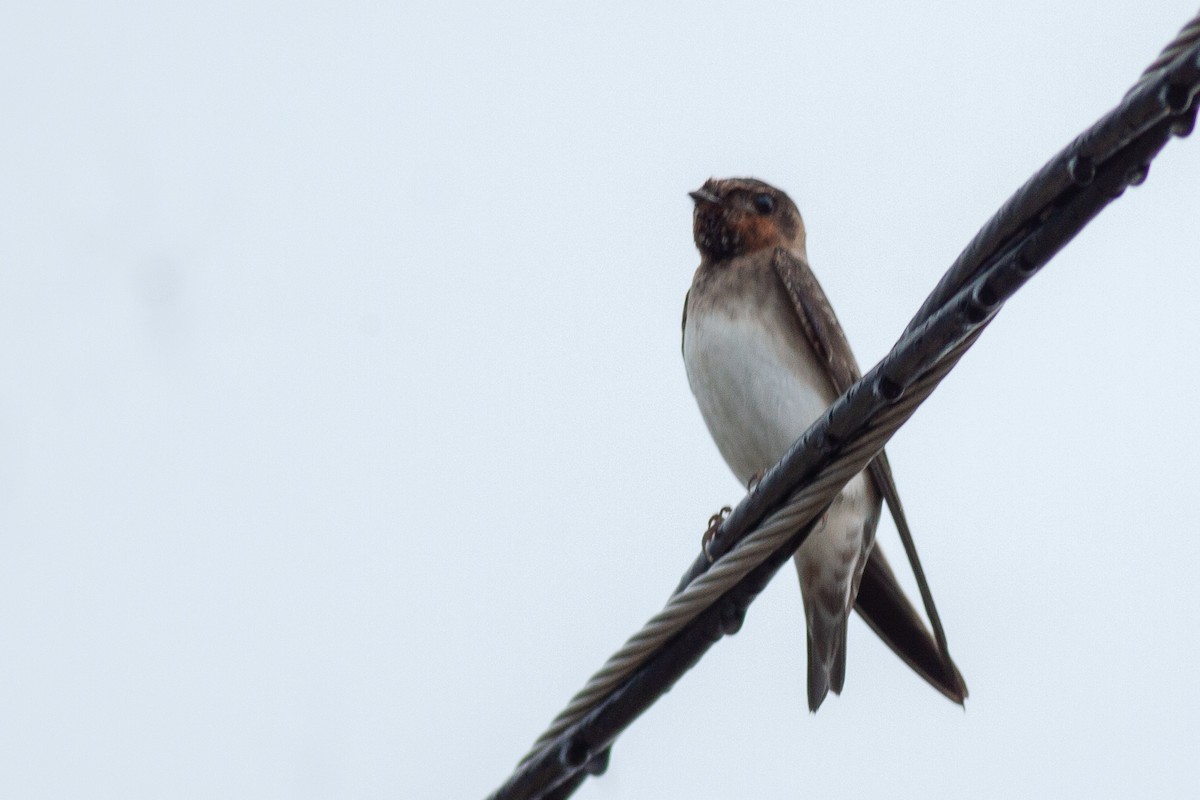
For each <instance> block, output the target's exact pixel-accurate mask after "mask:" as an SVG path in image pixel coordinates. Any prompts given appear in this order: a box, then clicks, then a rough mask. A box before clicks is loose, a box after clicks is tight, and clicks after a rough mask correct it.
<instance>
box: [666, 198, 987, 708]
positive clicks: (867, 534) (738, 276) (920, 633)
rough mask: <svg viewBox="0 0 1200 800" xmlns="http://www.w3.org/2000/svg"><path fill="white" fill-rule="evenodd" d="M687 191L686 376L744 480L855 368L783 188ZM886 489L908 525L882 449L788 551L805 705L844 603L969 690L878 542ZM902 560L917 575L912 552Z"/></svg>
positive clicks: (944, 679)
mask: <svg viewBox="0 0 1200 800" xmlns="http://www.w3.org/2000/svg"><path fill="white" fill-rule="evenodd" d="M690 195H691V198H692V200H693V201H694V203H695V205H694V209H693V224H692V230H693V236H694V238H695V242H696V248H697V249H698V250H699V251H700V266H699V268H697V270H696V273H695V276H694V278H693V280H692V286H691V289H690V290H689V291H688V293H687V297H686V299H685V301H684V313H683V359H684V364H685V366H686V369H687V377H688V383H689V385H690V386H691V390H692V393H693V394H694V395H695V397H696V402H697V404H698V405H699V407H700V413H701V416H703V418H704V422H705V424H706V425H707V426H708V430H709V433H710V434H712V437H713V440H714V441H715V443H716V445H717V449H718V450H719V451H720V453H721V455H722V456H723V457H724V459H725V461H726V463H727V464H728V465H729V467H730V469H732V470H733V473H734V475H736V476H737V478H738V480H740V481H741V482H742V483H743V485H746V486H748V487H749V488H751V490H753V485H754V484H755V483H757V480H758V479H759V478H760V477H761V476H762V474H763V473H764V472H765V471H766V470H767V469H768V468H770V467H771V466H773V465H774V464H775V463H776V462H777V461H779V460H780V459H781V458H782V457H783V455H784V453H786V452H787V450H788V448H790V447H791V445H792V444H793V443H794V442H795V441H796V440H797V439H798V438H799V437H800V436H801V435H802V434H803V433H804V432H805V430H807V429H808V427H809V426H810V425H811V424H812V423H813V422H814V421H816V419H817V418H818V417H819V416H821V414H822V413H824V411H825V409H826V408H828V407H829V405H830V404H831V403H832V402H833V401H834V400H835V399H836V398H837V397H838V396H839V395H841V394H842V393H843V392H845V391H846V390H847V389H848V388H849V387H850V386H851V384H853V383H854V382H855V381H856V380H857V379H858V378H859V377H860V375H861V373H860V372H859V367H858V363H857V362H856V361H855V359H854V354H853V353H852V352H851V350H850V345H849V343H848V342H847V340H846V336H845V334H844V333H843V331H842V327H841V325H840V324H839V323H838V320H837V317H836V316H835V315H834V313H833V308H832V307H831V306H830V304H829V300H828V299H827V298H826V296H825V292H824V291H822V289H821V285H820V284H819V283H818V282H817V279H816V276H814V275H813V273H812V270H811V269H810V268H809V265H808V254H807V251H806V247H805V238H806V232H805V228H804V221H803V219H802V218H801V216H800V212H799V210H798V209H797V208H796V204H795V203H793V202H792V200H791V198H789V197H788V196H787V194H785V193H784V192H782V191H780V190H779V189H776V188H775V187H773V186H771V185H769V184H767V183H764V182H762V181H759V180H754V179H751V178H730V179H725V180H713V179H710V180H708V181H707V182H705V184H704V185H703V186H702V187H701V188H700V189H698V190H697V191H694V192H691V193H690ZM884 500H886V501H887V504H888V507H889V510H890V511H891V513H892V516H893V518H894V519H895V520H896V525H897V528H898V529H899V530H900V532H901V535H902V537H905V536H911V534H910V533H909V529H908V523H907V521H906V520H905V518H904V512H903V509H902V507H901V506H900V501H899V495H898V494H897V491H896V485H895V482H894V480H893V479H892V472H891V467H890V465H889V464H888V460H887V456H886V454H885V453H883V452H882V451H881V452H880V454H879V455H878V456H876V458H875V459H874V461H872V463H871V465H870V466H869V467H868V469H866V470H864V471H863V472H862V473H860V474H858V475H857V476H855V477H854V478H853V479H851V480H850V482H849V483H847V484H846V486H845V488H843V489H842V491H841V492H840V493H839V494H838V495H837V497H836V498H835V499H834V501H833V503H832V504H831V505H830V507H829V508H828V509H827V510H826V512H825V513H824V515H823V516H822V517H821V518H820V519H819V520H818V522H817V524H816V526H815V527H814V528H813V530H812V532H811V533H810V534H809V536H808V538H807V539H806V540H805V541H804V543H803V544H802V545H801V546H800V549H799V550H798V551H797V552H796V555H795V558H794V561H795V564H796V570H797V572H798V574H799V578H800V592H801V596H802V598H803V604H804V614H805V621H806V623H807V633H808V635H807V651H808V707H809V710H810V711H816V710H817V708H819V707H820V705H821V703H822V702H823V701H824V699H825V698H826V696H827V695H828V693H829V692H830V691H832V692H834V693H835V694H840V693H841V690H842V687H843V685H844V682H845V678H846V628H847V621H848V618H849V614H850V610H851V609H852V608H857V609H858V611H859V613H860V615H861V616H862V617H863V618H864V619H865V620H866V621H867V623H868V624H869V625H870V626H871V627H872V629H874V630H875V631H876V633H877V634H878V635H879V636H880V638H882V639H883V640H884V641H885V642H886V643H887V644H888V645H889V646H890V647H891V648H892V650H893V651H895V652H896V654H897V655H899V656H900V658H901V659H903V660H904V661H905V662H906V663H908V664H909V666H910V667H912V668H913V670H914V671H916V672H917V673H918V674H919V675H921V676H922V677H923V678H925V680H927V681H928V682H929V683H930V684H931V685H932V686H934V688H936V689H938V690H939V691H941V692H942V693H943V694H944V695H946V697H948V698H950V699H951V700H953V701H955V702H957V703H960V704H961V703H962V702H963V700H964V698H965V697H966V695H967V688H966V684H965V683H964V682H963V680H962V676H961V674H960V673H959V671H958V668H957V667H956V666H955V665H954V663H953V661H952V660H951V659H950V657H949V654H948V653H947V652H945V647H944V642H945V637H944V635H943V634H942V633H941V629H940V622H939V621H938V618H937V614H936V611H935V610H934V609H933V607H932V604H931V602H930V600H931V597H930V595H929V594H928V592H927V591H926V589H925V587H924V586H923V585H922V595H923V597H925V598H926V600H927V603H926V607H927V609H928V612H929V615H930V619H931V621H932V624H933V625H934V628H935V630H936V631H937V636H936V637H935V636H932V635H931V634H930V633H929V631H928V629H927V628H926V627H925V624H924V622H923V621H922V620H921V618H920V616H919V615H918V613H917V611H916V609H915V608H914V607H913V605H912V603H911V602H909V600H908V598H907V597H906V596H905V594H904V591H903V590H902V589H901V588H900V585H899V583H898V582H897V581H896V577H895V575H894V574H893V572H892V570H891V568H890V566H889V565H888V563H887V561H886V559H885V558H884V556H883V553H882V551H881V550H880V548H878V547H876V546H875V530H876V527H877V526H878V524H879V518H880V514H881V507H882V504H883V501H884ZM907 545H908V542H907V541H906V549H908V552H909V555H910V559H911V558H913V557H915V550H914V549H912V548H911V547H907ZM913 566H914V570H915V572H916V573H917V576H918V580H919V581H923V573H922V571H921V570H920V566H919V562H915V561H914V563H913ZM939 643H940V644H939Z"/></svg>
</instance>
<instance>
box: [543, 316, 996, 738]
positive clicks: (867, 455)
mask: <svg viewBox="0 0 1200 800" xmlns="http://www.w3.org/2000/svg"><path fill="white" fill-rule="evenodd" d="M977 336H978V334H975V336H972V337H971V339H970V340H969V341H968V342H967V343H965V344H964V345H961V346H959V347H958V348H956V349H955V350H954V351H952V352H951V353H950V354H949V355H948V356H947V357H946V358H944V359H943V360H942V361H941V362H940V363H939V364H938V365H937V366H936V367H935V368H934V369H932V370H930V371H929V372H928V373H926V374H925V375H924V376H923V377H922V378H921V379H919V380H918V381H917V382H915V383H914V384H913V385H912V387H911V389H910V390H909V391H907V392H905V394H904V395H903V396H902V398H901V400H900V402H897V403H896V404H894V405H892V406H890V407H888V409H887V410H886V411H885V412H884V413H883V414H881V415H880V417H879V419H878V421H877V423H876V425H874V426H873V427H872V428H871V429H869V430H868V431H866V433H865V434H864V435H863V436H862V437H860V438H859V439H857V440H855V441H854V442H852V443H851V444H850V445H849V446H848V447H847V449H845V450H844V451H842V453H841V455H840V456H839V457H838V458H837V459H836V460H834V461H833V462H831V463H830V464H829V465H828V466H827V467H826V468H825V469H823V470H822V471H821V472H820V473H818V474H817V476H816V477H815V478H814V479H813V481H812V482H811V483H809V484H807V485H805V486H804V487H802V488H801V489H800V490H798V491H797V492H795V493H794V494H793V495H792V496H791V498H790V499H789V500H788V502H787V503H786V504H785V505H784V506H783V507H781V508H780V509H779V510H778V511H776V512H774V513H773V514H771V516H769V517H768V518H767V519H766V520H765V521H764V522H763V523H762V524H761V525H760V526H759V527H758V528H756V529H755V530H754V531H753V532H751V533H750V534H749V535H748V536H746V537H745V538H744V539H742V540H741V541H740V542H739V543H738V544H737V545H736V546H735V547H734V549H733V550H731V551H729V552H728V553H726V554H725V555H724V556H722V557H721V558H720V559H719V560H718V561H717V562H716V563H715V564H714V565H713V566H712V568H711V569H710V570H708V571H707V572H705V573H704V574H703V575H701V576H699V577H698V578H696V579H695V580H694V581H692V582H691V583H690V584H688V586H687V587H686V588H685V589H683V591H681V592H679V593H678V594H676V595H674V596H672V597H671V599H670V600H669V601H668V602H667V605H666V606H665V607H664V608H663V610H662V611H660V612H658V614H656V615H655V616H653V617H652V618H651V619H650V620H649V621H648V622H647V623H646V624H645V626H644V627H643V628H642V629H641V630H640V631H638V632H637V633H635V634H634V635H633V636H631V637H630V638H629V640H628V641H627V642H626V643H625V645H624V646H623V647H621V649H620V650H618V651H617V652H616V653H615V654H613V656H612V657H611V658H609V659H608V661H607V662H606V663H605V664H604V666H603V667H602V668H601V669H600V670H599V671H598V672H596V674H595V675H593V676H592V677H591V679H589V680H588V682H587V684H585V685H584V687H583V689H581V690H580V691H579V692H578V693H577V694H576V695H575V696H574V697H573V698H572V699H571V702H570V703H568V704H567V707H566V708H565V709H563V711H562V712H561V713H560V714H559V715H558V716H557V717H555V718H554V721H553V722H552V723H551V724H550V727H549V728H547V729H546V731H545V732H544V733H543V734H542V735H541V736H540V737H538V740H537V741H536V742H535V743H534V745H533V747H532V749H531V750H530V752H529V753H528V754H526V756H525V758H524V759H522V761H525V760H527V759H528V758H530V757H531V756H533V755H535V754H536V753H538V752H539V751H540V750H541V748H542V747H543V746H544V745H545V744H546V743H547V742H549V741H552V740H553V739H555V738H557V737H558V736H559V735H560V734H561V733H562V732H563V731H565V730H567V729H568V728H570V727H571V726H572V725H574V724H575V723H577V722H579V721H580V720H581V719H583V718H584V717H585V716H586V715H587V714H588V712H590V711H591V710H592V709H593V708H594V707H595V705H596V703H597V702H598V701H599V700H600V699H602V698H603V697H605V696H607V695H608V694H609V693H611V692H612V691H613V690H614V689H615V688H616V687H618V686H619V685H620V684H621V683H622V682H624V681H625V680H626V679H627V678H628V677H629V675H630V674H632V673H633V672H634V671H635V670H637V669H638V667H640V666H641V665H642V663H643V662H644V661H645V659H646V657H647V656H648V655H649V654H651V653H653V652H654V651H655V650H657V649H658V648H660V647H661V646H662V645H663V644H664V643H665V642H666V641H667V640H669V639H670V638H671V637H673V636H675V635H676V634H678V633H679V632H680V630H682V629H683V627H684V626H685V625H687V623H689V622H691V621H692V620H693V619H695V617H696V616H697V615H698V614H699V613H700V612H702V611H704V610H705V609H707V608H708V607H709V606H711V605H712V604H713V603H714V602H715V601H716V599H717V598H719V597H720V596H722V595H724V594H725V593H726V592H728V591H729V590H730V589H731V588H732V587H733V586H734V585H735V584H736V583H737V582H738V581H740V580H741V579H742V578H744V577H745V576H746V575H747V574H748V573H749V572H750V571H751V570H752V569H754V568H755V567H757V566H758V565H759V564H761V563H762V562H763V561H764V560H766V558H767V557H768V556H769V555H770V554H771V553H773V552H775V551H776V550H778V549H779V547H780V546H781V545H782V544H783V543H784V542H785V541H786V540H787V539H788V538H790V537H791V536H793V535H795V533H796V531H797V530H799V529H801V528H803V527H805V526H806V525H808V524H809V523H810V522H812V521H813V520H814V519H815V518H816V517H817V516H818V515H819V514H821V513H822V512H823V511H824V510H825V508H826V507H827V506H828V505H829V504H830V503H831V502H833V499H834V497H836V496H837V494H838V492H840V491H841V490H842V488H843V487H844V486H845V485H846V484H847V483H848V482H849V481H850V479H851V478H853V477H854V476H855V475H857V474H858V473H860V472H862V471H863V470H864V469H866V467H867V465H868V464H869V463H870V462H871V460H872V459H873V458H875V456H876V455H878V453H879V451H880V450H882V449H883V447H884V445H885V444H886V442H887V441H888V440H889V439H890V438H891V437H892V435H893V434H894V433H895V432H896V431H897V430H898V429H899V428H900V426H901V425H903V424H904V423H905V422H906V421H907V420H908V419H909V417H911V416H912V415H913V413H914V412H915V411H916V410H917V406H919V405H920V404H921V403H922V402H924V400H925V398H926V397H928V396H929V394H930V393H931V392H933V390H934V389H935V388H936V387H937V385H938V384H939V383H940V382H941V380H942V378H944V377H945V376H946V374H947V373H948V372H949V371H950V370H951V369H953V367H954V365H955V364H957V363H958V359H959V358H961V357H962V355H963V353H965V352H966V350H967V348H968V347H970V345H971V344H972V343H974V341H975V338H976V337H977Z"/></svg>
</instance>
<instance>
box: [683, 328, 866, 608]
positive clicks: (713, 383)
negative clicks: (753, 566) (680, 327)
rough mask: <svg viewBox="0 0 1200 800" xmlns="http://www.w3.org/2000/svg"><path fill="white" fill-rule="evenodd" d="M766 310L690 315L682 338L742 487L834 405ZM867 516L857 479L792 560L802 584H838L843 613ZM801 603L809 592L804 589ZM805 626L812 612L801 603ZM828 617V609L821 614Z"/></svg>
mask: <svg viewBox="0 0 1200 800" xmlns="http://www.w3.org/2000/svg"><path fill="white" fill-rule="evenodd" d="M777 322H778V320H776V319H773V318H772V314H771V313H770V312H769V311H767V310H766V309H762V308H758V309H754V308H749V307H747V308H746V309H744V310H742V313H727V312H725V311H717V310H708V311H707V313H701V314H695V315H692V314H689V315H688V319H687V330H686V332H685V336H684V353H683V357H684V363H685V365H686V367H687V374H688V383H689V384H691V387H692V393H693V394H695V395H696V400H697V402H698V404H699V406H700V413H701V414H702V415H703V417H704V421H705V423H706V424H707V425H708V429H709V432H710V433H711V434H712V437H713V440H714V441H715V442H716V444H717V448H718V449H719V450H720V451H721V455H722V456H724V458H725V461H726V463H728V464H729V466H730V468H731V469H732V470H733V472H734V474H735V475H737V477H738V480H740V481H741V482H742V483H743V484H746V483H748V482H749V481H750V479H751V478H752V477H753V476H754V475H756V474H757V473H760V472H762V471H763V470H765V469H767V468H769V467H771V466H773V465H774V464H775V463H776V462H777V461H778V460H779V459H780V458H782V456H783V454H784V453H785V452H787V450H788V448H789V447H791V445H792V443H793V442H795V440H796V439H798V438H799V437H800V435H801V434H803V433H804V431H805V430H807V429H808V427H809V426H810V425H811V424H812V423H813V422H814V421H815V420H816V419H817V417H819V416H820V415H821V414H822V413H824V411H825V409H826V408H827V407H828V406H829V403H830V402H832V400H833V399H834V398H833V396H832V395H831V393H830V392H829V389H828V387H827V384H826V383H825V382H824V378H823V373H822V372H821V371H820V370H821V367H820V365H819V364H818V363H817V362H816V360H815V358H814V356H813V354H812V352H811V350H810V349H809V348H808V347H807V343H805V342H803V340H802V339H801V338H800V337H799V335H798V333H797V332H795V331H794V330H793V329H791V328H788V327H787V326H786V325H782V324H776V323H777ZM871 513H872V508H871V500H870V499H869V498H868V496H867V490H866V481H865V478H864V476H863V475H862V474H859V475H857V476H855V477H854V478H853V479H852V480H851V481H850V482H849V483H848V484H847V485H846V487H845V488H844V489H843V490H842V492H841V494H840V495H839V496H838V498H837V499H836V500H835V501H834V503H833V505H832V506H831V507H830V509H829V512H828V514H827V515H826V518H825V521H824V523H823V524H821V525H820V526H819V527H818V528H817V529H816V530H814V531H813V533H812V534H811V535H810V536H809V537H808V539H807V540H805V542H804V545H803V546H802V547H801V548H800V551H799V552H798V553H797V555H796V564H797V567H798V568H799V570H800V575H801V583H802V584H803V583H804V575H805V574H806V572H807V571H813V570H816V571H818V574H819V575H820V578H819V581H818V582H819V583H820V584H822V585H824V586H825V587H827V588H832V587H833V585H837V589H838V591H840V593H841V596H842V598H843V601H844V602H843V604H842V608H841V609H840V611H841V614H842V615H844V614H845V613H847V612H848V611H849V609H850V606H851V605H852V604H853V603H852V598H851V597H850V592H851V589H852V579H851V576H852V573H856V572H858V569H856V567H859V566H860V564H859V562H860V558H859V557H858V556H859V553H860V550H861V547H862V542H863V533H864V525H865V524H866V521H867V519H868V518H869V517H870V515H871ZM802 589H803V590H804V591H805V594H806V600H807V599H808V597H807V595H808V593H809V592H810V591H815V590H816V587H815V586H804V585H802ZM806 606H808V614H809V624H810V626H811V625H812V624H813V619H812V616H813V614H814V613H817V612H818V609H817V608H815V607H813V604H810V603H807V602H806ZM825 610H826V611H833V609H825Z"/></svg>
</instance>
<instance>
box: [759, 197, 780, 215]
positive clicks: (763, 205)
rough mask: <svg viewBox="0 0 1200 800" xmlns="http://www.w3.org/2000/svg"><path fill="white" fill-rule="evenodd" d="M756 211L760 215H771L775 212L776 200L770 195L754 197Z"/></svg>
mask: <svg viewBox="0 0 1200 800" xmlns="http://www.w3.org/2000/svg"><path fill="white" fill-rule="evenodd" d="M754 210H755V211H757V212H758V213H760V214H770V213H771V212H772V211H774V210H775V198H774V197H771V195H769V194H756V195H754Z"/></svg>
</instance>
